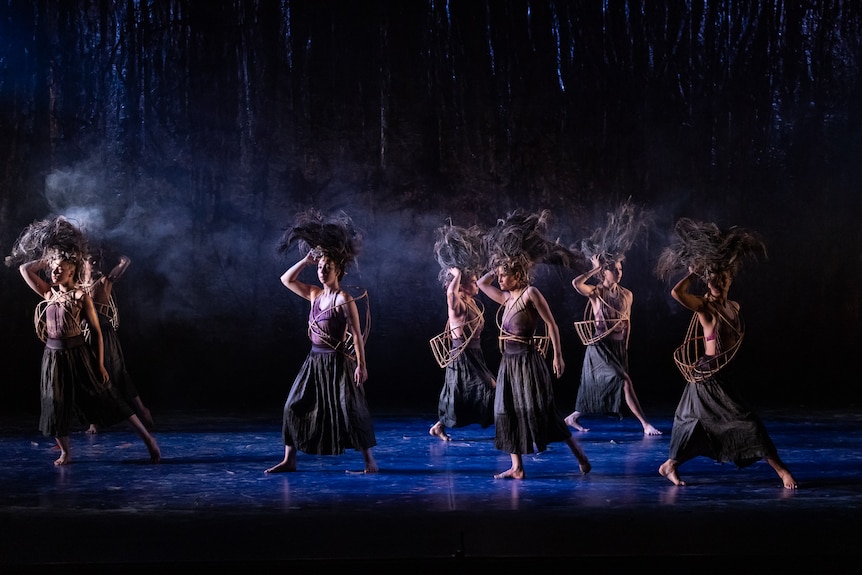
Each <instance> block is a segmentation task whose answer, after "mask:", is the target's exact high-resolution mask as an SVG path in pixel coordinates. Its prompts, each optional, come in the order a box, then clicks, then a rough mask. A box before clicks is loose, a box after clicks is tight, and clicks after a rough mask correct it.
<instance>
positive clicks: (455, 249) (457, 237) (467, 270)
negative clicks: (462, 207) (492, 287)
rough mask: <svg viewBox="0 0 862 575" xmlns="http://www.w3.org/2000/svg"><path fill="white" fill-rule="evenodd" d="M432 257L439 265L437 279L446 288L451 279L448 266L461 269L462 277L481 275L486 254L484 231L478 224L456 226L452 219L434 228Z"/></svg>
mask: <svg viewBox="0 0 862 575" xmlns="http://www.w3.org/2000/svg"><path fill="white" fill-rule="evenodd" d="M435 233H436V236H437V238H436V241H435V242H434V258H435V259H436V260H437V263H438V264H439V265H440V272H439V273H438V274H437V279H438V281H440V283H441V284H442V285H443V287H444V288H446V287H447V286H448V285H449V282H451V281H452V274H450V273H449V269H450V268H458V269H460V270H461V274H462V277H469V276H474V275H475V276H476V277H479V276H480V275H482V273H483V271H484V269H485V265H486V261H487V256H486V255H485V245H484V242H483V238H484V231H483V230H482V229H481V228H480V227H479V226H476V225H474V226H470V227H468V228H465V227H462V226H456V225H454V224H453V223H452V220H451V219H449V220H447V222H446V224H444V225H442V226H440V227H439V228H437V230H436V232H435Z"/></svg>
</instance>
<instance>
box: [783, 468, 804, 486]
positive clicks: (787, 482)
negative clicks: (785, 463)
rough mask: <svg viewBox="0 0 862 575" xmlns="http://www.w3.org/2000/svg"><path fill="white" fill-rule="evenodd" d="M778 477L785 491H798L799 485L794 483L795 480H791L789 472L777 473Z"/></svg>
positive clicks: (785, 470)
mask: <svg viewBox="0 0 862 575" xmlns="http://www.w3.org/2000/svg"><path fill="white" fill-rule="evenodd" d="M778 476H779V477H780V478H781V481H782V482H784V488H785V489H798V488H799V484H798V483H796V480H795V479H793V476H792V475H791V474H790V471H788V470H787V469H784V470H782V471H779V472H778Z"/></svg>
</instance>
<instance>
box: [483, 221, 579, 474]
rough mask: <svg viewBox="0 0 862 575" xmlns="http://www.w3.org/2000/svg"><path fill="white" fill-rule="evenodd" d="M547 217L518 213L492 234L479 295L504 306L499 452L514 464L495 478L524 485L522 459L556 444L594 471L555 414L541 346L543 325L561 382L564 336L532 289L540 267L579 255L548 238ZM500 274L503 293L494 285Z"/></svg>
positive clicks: (496, 406)
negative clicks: (532, 277) (520, 481)
mask: <svg viewBox="0 0 862 575" xmlns="http://www.w3.org/2000/svg"><path fill="white" fill-rule="evenodd" d="M549 217H550V212H549V211H548V210H544V211H542V212H541V213H539V214H525V213H524V212H522V211H520V210H517V211H515V212H513V213H511V214H510V215H509V216H508V217H507V219H506V220H500V221H499V222H498V224H497V226H496V227H495V228H493V229H492V230H490V231H489V233H488V234H487V235H486V245H487V249H488V253H489V256H490V258H491V265H490V268H491V270H492V271H489V272H488V273H486V274H485V275H483V276H482V278H481V279H479V282H478V283H479V289H480V290H482V292H484V293H485V295H487V296H488V297H489V298H491V299H492V300H493V301H495V302H497V303H498V304H499V305H500V308H499V312H498V318H499V319H498V322H497V323H498V326H499V328H500V343H501V346H502V352H503V354H502V359H501V361H500V368H499V370H498V372H497V388H496V393H495V396H494V426H495V446H496V447H497V449H500V450H503V451H506V452H508V453H509V454H510V456H511V459H512V465H511V467H510V468H509V469H508V470H506V471H504V472H502V473H499V474H497V475H495V476H494V477H495V478H497V479H524V478H525V477H526V473H525V471H524V465H523V454H524V453H533V452H534V451H538V452H543V451H544V450H545V449H546V448H547V446H548V444H549V443H552V442H565V443H566V445H568V447H569V449H570V450H571V451H572V453H573V454H574V455H575V457H576V458H577V460H578V466H579V468H580V470H581V472H582V473H589V472H590V469H591V465H590V461H589V459H587V456H586V454H585V453H584V451H583V450H582V449H581V446H580V445H579V444H578V442H577V441H576V440H575V438H574V436H573V435H572V432H571V431H570V430H569V428H568V427H567V426H566V424H565V423H564V422H563V418H562V416H561V415H560V414H559V413H558V411H557V408H556V405H555V403H554V390H553V384H552V381H551V374H550V372H549V370H548V365H547V363H546V361H545V357H544V355H543V353H542V351H540V348H539V345H537V339H536V328H537V327H538V324H539V320H540V319H541V321H542V322H543V323H544V325H545V328H546V329H547V333H548V335H547V338H548V339H549V340H550V345H551V348H552V353H553V369H554V375H555V376H556V377H560V376H562V375H563V371H564V370H565V362H564V361H563V354H562V351H561V348H560V331H559V328H558V327H557V323H556V321H555V320H554V316H553V315H552V314H551V310H550V308H549V306H548V303H547V301H546V300H545V297H544V296H543V295H542V293H541V292H540V291H539V289H538V288H536V287H535V286H533V285H531V283H530V271H531V269H532V267H533V266H534V265H536V264H538V263H559V262H565V263H568V264H569V265H571V258H573V257H576V256H577V254H573V253H572V252H570V251H569V250H567V249H565V248H563V247H562V246H560V245H559V244H552V243H551V242H548V241H546V240H545V239H544V237H543V233H544V232H545V230H546V228H547V222H548V218H549ZM495 276H496V278H497V282H498V284H499V288H497V287H495V286H494V285H492V282H493V280H494V277H495Z"/></svg>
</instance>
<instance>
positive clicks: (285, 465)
mask: <svg viewBox="0 0 862 575" xmlns="http://www.w3.org/2000/svg"><path fill="white" fill-rule="evenodd" d="M291 471H296V461H287V460H284V461H282V462H281V463H279V464H278V465H273V466H272V467H270V468H269V469H267V470H266V471H264V473H287V472H291Z"/></svg>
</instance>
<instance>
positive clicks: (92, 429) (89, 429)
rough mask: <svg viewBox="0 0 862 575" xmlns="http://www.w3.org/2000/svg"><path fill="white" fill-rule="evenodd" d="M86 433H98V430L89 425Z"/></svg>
mask: <svg viewBox="0 0 862 575" xmlns="http://www.w3.org/2000/svg"><path fill="white" fill-rule="evenodd" d="M87 433H99V428H98V427H96V424H95V423H91V424H90V427H88V428H87Z"/></svg>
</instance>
